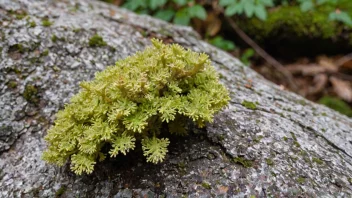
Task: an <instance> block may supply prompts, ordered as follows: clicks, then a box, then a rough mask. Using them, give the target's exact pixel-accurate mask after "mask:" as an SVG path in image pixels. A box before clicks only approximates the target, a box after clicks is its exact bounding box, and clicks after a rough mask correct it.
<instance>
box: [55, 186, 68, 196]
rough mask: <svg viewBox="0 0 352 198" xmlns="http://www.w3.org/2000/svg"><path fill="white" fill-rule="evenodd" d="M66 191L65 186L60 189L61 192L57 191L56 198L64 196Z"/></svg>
mask: <svg viewBox="0 0 352 198" xmlns="http://www.w3.org/2000/svg"><path fill="white" fill-rule="evenodd" d="M65 191H66V187H65V186H61V187H60V188H59V190H57V191H56V193H55V197H61V195H63V194H64V193H65Z"/></svg>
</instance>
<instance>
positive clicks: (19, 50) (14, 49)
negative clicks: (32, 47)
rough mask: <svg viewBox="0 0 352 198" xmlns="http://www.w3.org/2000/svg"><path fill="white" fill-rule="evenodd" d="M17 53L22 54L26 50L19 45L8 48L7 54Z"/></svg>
mask: <svg viewBox="0 0 352 198" xmlns="http://www.w3.org/2000/svg"><path fill="white" fill-rule="evenodd" d="M15 51H17V52H19V53H24V52H26V51H27V49H26V48H25V47H23V45H22V44H21V43H18V44H15V45H12V46H10V49H9V52H15Z"/></svg>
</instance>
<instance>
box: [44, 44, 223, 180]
mask: <svg viewBox="0 0 352 198" xmlns="http://www.w3.org/2000/svg"><path fill="white" fill-rule="evenodd" d="M152 43H153V46H152V47H148V48H146V49H145V50H144V51H143V52H137V53H136V54H135V55H133V56H130V57H127V58H126V59H124V60H120V61H118V62H117V63H116V65H115V66H111V67H108V68H107V69H106V70H104V71H102V72H98V73H96V76H95V80H93V81H91V82H82V83H81V84H80V86H81V90H80V92H79V93H78V94H77V95H75V96H73V97H72V98H71V101H70V104H67V105H66V106H65V109H64V110H61V111H59V112H58V113H57V116H56V121H55V125H54V126H53V127H51V129H50V130H49V131H48V135H47V136H46V137H45V140H46V141H47V142H48V143H49V146H48V149H47V150H46V151H45V152H44V154H43V159H44V160H46V161H48V162H50V163H54V164H57V165H63V164H64V163H65V162H66V160H67V159H68V158H70V159H71V169H72V170H73V171H74V172H75V173H76V174H82V173H91V172H92V171H93V169H94V165H95V164H96V161H97V160H99V161H102V160H104V159H105V158H106V155H107V154H109V155H110V157H115V156H117V155H118V154H120V153H121V154H124V155H126V154H127V153H128V152H129V151H130V150H133V149H134V148H135V145H136V142H141V144H142V150H143V152H144V156H145V157H146V158H147V161H148V162H152V163H159V162H162V161H163V160H164V158H165V156H166V153H167V146H168V145H169V140H168V139H167V138H160V136H164V137H165V135H166V134H165V133H166V132H169V133H172V134H178V135H185V134H187V130H186V129H185V123H186V122H187V120H188V119H191V120H193V121H194V122H195V123H197V125H198V126H199V127H202V126H204V125H205V123H206V122H211V121H212V120H213V116H214V114H215V113H216V112H218V111H219V110H221V109H222V108H223V107H224V106H225V105H227V103H228V100H229V94H228V91H227V90H226V88H225V87H224V86H223V85H222V84H220V83H219V82H218V76H217V73H216V71H215V69H214V67H212V66H211V65H210V63H211V62H210V60H209V59H208V56H207V55H206V54H204V53H196V52H192V51H190V50H185V49H184V48H182V47H181V46H179V45H177V44H173V45H164V44H163V43H162V42H161V41H159V40H155V39H153V40H152ZM162 126H168V128H162ZM163 133H164V134H163ZM104 146H105V147H108V148H110V151H108V153H103V152H102V147H104Z"/></svg>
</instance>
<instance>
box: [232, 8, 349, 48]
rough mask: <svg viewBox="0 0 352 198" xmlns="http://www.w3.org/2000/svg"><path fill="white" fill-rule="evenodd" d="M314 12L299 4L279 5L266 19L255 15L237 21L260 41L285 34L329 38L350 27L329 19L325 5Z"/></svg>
mask: <svg viewBox="0 0 352 198" xmlns="http://www.w3.org/2000/svg"><path fill="white" fill-rule="evenodd" d="M316 9H317V10H316V11H314V12H302V11H301V8H300V7H299V6H281V7H277V8H275V9H272V10H271V11H270V13H269V15H268V18H267V20H265V21H261V20H259V19H257V18H255V17H253V18H251V19H248V20H242V21H240V20H239V21H238V23H239V24H240V25H241V28H243V30H245V31H246V32H248V33H249V34H250V35H254V37H255V38H256V39H257V40H259V41H261V40H264V39H266V38H269V37H270V38H275V37H279V38H281V36H282V35H280V34H281V33H282V32H283V31H284V32H285V34H284V35H285V36H290V35H292V37H295V38H297V37H301V38H304V37H309V38H322V39H331V38H334V37H338V35H340V34H341V33H343V31H344V29H346V28H347V29H349V30H350V29H351V28H350V27H346V26H344V25H343V24H341V23H339V22H336V21H331V20H329V13H330V12H331V11H332V10H328V9H327V8H326V7H324V6H321V7H317V8H316Z"/></svg>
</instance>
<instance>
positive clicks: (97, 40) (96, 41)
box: [89, 34, 107, 47]
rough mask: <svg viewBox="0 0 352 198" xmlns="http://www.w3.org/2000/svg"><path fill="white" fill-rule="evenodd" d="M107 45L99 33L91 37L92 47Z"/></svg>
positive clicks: (90, 43) (90, 44)
mask: <svg viewBox="0 0 352 198" xmlns="http://www.w3.org/2000/svg"><path fill="white" fill-rule="evenodd" d="M106 45H107V44H106V42H105V41H104V40H103V38H102V37H101V36H99V35H98V34H95V35H93V36H92V37H91V38H90V39H89V46H90V47H103V46H106Z"/></svg>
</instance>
